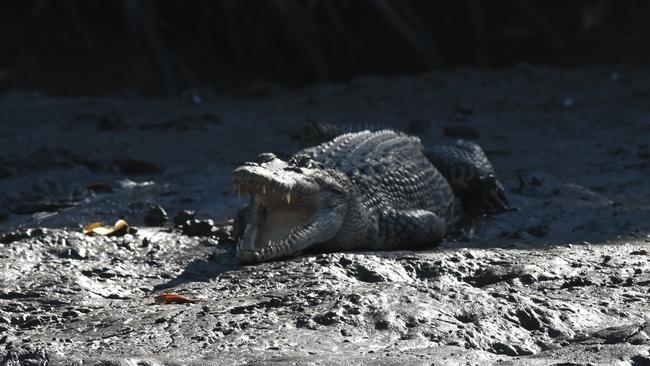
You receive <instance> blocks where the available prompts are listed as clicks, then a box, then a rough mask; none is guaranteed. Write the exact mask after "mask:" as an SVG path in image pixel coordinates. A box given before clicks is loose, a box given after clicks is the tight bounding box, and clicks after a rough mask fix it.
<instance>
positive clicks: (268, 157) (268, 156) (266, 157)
mask: <svg viewBox="0 0 650 366" xmlns="http://www.w3.org/2000/svg"><path fill="white" fill-rule="evenodd" d="M274 159H277V157H276V156H275V154H273V153H262V154H259V155H258V156H257V159H255V162H256V163H258V164H263V163H268V162H269V161H272V160H274Z"/></svg>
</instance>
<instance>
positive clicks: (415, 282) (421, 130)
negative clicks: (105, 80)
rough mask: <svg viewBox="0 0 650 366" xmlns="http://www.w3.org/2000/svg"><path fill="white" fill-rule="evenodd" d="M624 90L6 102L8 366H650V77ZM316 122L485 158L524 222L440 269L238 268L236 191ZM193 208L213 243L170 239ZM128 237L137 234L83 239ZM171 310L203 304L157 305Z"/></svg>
mask: <svg viewBox="0 0 650 366" xmlns="http://www.w3.org/2000/svg"><path fill="white" fill-rule="evenodd" d="M611 72H612V70H604V69H596V70H589V71H559V70H547V69H537V68H529V67H521V68H517V69H512V70H507V71H499V72H477V71H471V70H461V71H457V72H454V73H448V74H438V73H435V74H427V75H423V76H420V77H413V78H392V79H387V78H363V79H357V80H355V81H352V82H350V83H347V84H340V85H322V86H317V87H313V88H310V89H306V90H299V91H290V92H285V91H282V90H276V91H274V92H273V93H271V95H264V96H258V95H250V94H246V93H244V92H240V93H238V94H237V96H236V97H235V96H217V95H211V94H209V93H207V92H204V93H203V96H204V102H203V103H201V104H199V105H197V104H194V103H192V96H191V94H190V95H189V96H188V95H184V96H182V97H179V98H177V99H174V100H150V99H140V98H130V99H119V98H104V99H85V98H52V97H46V96H41V95H38V94H18V93H16V94H7V95H5V96H2V97H0V123H1V125H2V129H1V130H0V132H1V133H0V141H1V142H2V144H0V162H1V164H0V233H1V234H0V271H1V272H0V273H1V275H0V360H1V361H0V363H8V364H15V365H18V364H34V365H36V364H46V363H47V362H49V363H50V364H91V365H93V364H96V365H122V364H124V365H128V364H138V362H140V363H139V364H143V365H156V364H170V365H175V364H179V365H180V364H247V363H248V364H257V365H261V364H296V363H297V364H316V365H317V364H395V363H398V364H400V363H401V364H427V365H429V364H440V365H446V364H470V365H474V364H491V363H499V364H504V365H548V364H558V365H588V364H594V365H613V364H620V365H648V364H650V315H649V314H650V302H649V301H648V300H649V299H650V254H649V252H650V236H649V235H650V184H648V182H650V146H649V145H648V138H647V136H648V135H649V134H650V109H649V108H648V105H649V104H648V102H649V101H650V91H649V90H648V88H647V85H648V83H647V82H648V81H650V78H649V76H650V73H648V72H646V71H644V70H636V71H628V72H620V71H619V73H620V75H621V76H620V79H617V80H616V81H614V80H612V79H611V78H610V77H609V75H610V73H611ZM274 90H275V89H274ZM305 119H316V120H322V121H324V122H330V123H342V124H343V123H360V122H361V123H365V122H368V123H375V124H383V125H387V126H392V127H396V128H400V129H403V130H408V131H411V132H412V133H414V134H417V135H418V136H421V138H422V140H423V143H424V144H434V143H436V144H449V143H453V141H454V139H455V138H458V137H465V138H469V139H472V140H475V141H476V142H477V143H479V144H480V145H482V146H483V147H484V149H485V150H486V151H487V152H488V155H489V156H490V158H491V159H492V161H493V164H494V165H495V168H496V169H497V172H498V174H499V177H500V178H501V180H502V181H503V183H504V185H505V187H506V190H507V191H508V194H509V196H510V200H511V203H512V205H513V206H514V207H517V208H518V210H517V211H513V212H508V213H506V214H503V215H500V216H496V217H489V218H485V219H483V220H477V221H473V222H467V223H466V225H465V226H464V228H465V230H464V232H463V233H461V234H458V235H456V236H454V237H452V238H450V239H449V240H447V241H445V242H444V243H443V244H441V245H439V246H437V247H435V248H432V249H431V250H425V251H398V252H356V253H326V254H322V253H308V254H306V255H303V256H300V257H297V258H293V259H289V260H284V261H278V262H271V263H264V264H260V265H255V266H245V267H242V266H239V265H238V264H236V263H235V261H234V258H233V255H234V253H233V251H234V245H233V244H232V243H231V242H230V241H229V240H228V238H227V232H228V230H229V226H228V219H229V217H231V215H232V214H233V213H234V211H235V210H236V208H237V207H238V206H239V205H241V204H242V203H243V202H245V199H244V198H241V199H237V198H236V197H233V195H232V193H231V192H232V191H231V187H230V184H229V172H230V171H231V170H232V169H233V168H234V167H235V166H236V165H238V163H240V162H241V161H244V160H246V159H250V158H251V157H253V156H255V155H256V154H257V153H259V152H265V151H274V152H277V153H280V154H290V153H292V152H294V151H296V150H297V149H298V147H297V143H296V141H293V140H292V139H291V137H290V136H291V134H292V133H294V132H295V131H296V130H297V129H299V128H300V124H301V123H302V122H303V121H304V120H305ZM155 205H160V206H161V207H163V208H164V210H166V212H167V214H168V216H169V218H165V217H164V216H165V215H163V214H162V213H161V212H160V211H159V210H157V209H156V208H155ZM152 207H153V208H152ZM182 210H194V211H196V215H197V218H198V219H199V220H200V223H197V224H196V225H195V226H193V227H192V228H191V229H188V228H185V229H180V228H173V226H174V225H173V223H172V222H171V221H172V219H171V218H173V217H174V216H176V215H177V214H178V213H179V212H181V211H182ZM118 218H125V219H126V220H127V221H128V222H129V223H130V224H132V225H134V226H135V227H137V228H138V231H137V232H136V233H135V234H133V235H126V236H122V237H88V236H85V235H84V234H83V233H82V232H81V231H82V230H81V229H82V227H83V226H85V225H86V224H89V223H91V222H95V221H103V222H105V223H106V224H109V225H112V224H113V223H114V222H115V221H116V220H117V219H118ZM207 219H212V220H213V222H214V228H213V231H210V228H211V227H212V225H211V224H209V223H208V222H207V221H205V220H207ZM145 222H146V223H147V224H149V225H146V224H145ZM156 223H159V224H161V226H159V227H153V226H150V225H153V224H156ZM206 227H207V231H206V229H205V228H206ZM188 234H192V235H198V234H202V235H205V236H189V235H188ZM164 292H172V293H178V294H181V295H184V296H187V297H190V298H193V299H198V300H200V301H198V302H197V303H194V304H168V305H160V304H155V303H154V296H155V295H157V294H160V293H164Z"/></svg>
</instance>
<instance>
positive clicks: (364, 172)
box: [232, 130, 508, 263]
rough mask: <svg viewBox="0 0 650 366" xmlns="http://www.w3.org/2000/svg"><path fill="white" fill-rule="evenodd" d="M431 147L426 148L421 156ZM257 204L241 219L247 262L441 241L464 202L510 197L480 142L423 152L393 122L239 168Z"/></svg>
mask: <svg viewBox="0 0 650 366" xmlns="http://www.w3.org/2000/svg"><path fill="white" fill-rule="evenodd" d="M425 154H426V156H425ZM232 180H233V183H234V185H235V189H236V190H237V191H238V193H242V192H243V193H248V194H250V195H251V197H252V199H251V203H250V204H248V205H247V206H245V207H243V208H242V209H241V210H240V211H239V213H238V214H237V216H236V218H235V222H234V225H233V235H234V237H235V239H236V241H237V243H238V244H237V258H238V259H239V260H240V262H242V263H254V262H263V261H268V260H272V259H276V258H282V257H288V256H292V255H296V254H297V253H299V252H301V251H304V250H306V249H308V248H311V247H314V246H318V248H319V250H337V251H339V250H340V251H345V250H390V249H408V248H417V247H422V246H427V245H432V244H434V243H437V242H440V241H441V240H442V239H443V237H444V236H445V233H446V232H447V229H448V227H449V226H450V225H451V224H452V223H453V222H454V221H455V220H456V219H457V218H458V217H459V216H460V214H461V213H462V211H463V210H464V211H466V212H473V213H481V212H485V213H494V212H500V211H503V210H505V209H507V207H508V206H507V200H506V197H505V193H504V191H503V188H502V187H501V184H500V183H499V182H498V181H497V180H496V178H495V176H494V169H493V168H492V165H491V164H490V162H489V161H488V160H487V157H486V156H485V154H484V153H483V151H482V150H481V148H480V147H478V145H476V144H473V143H470V142H465V141H459V142H458V143H457V145H456V146H440V147H435V148H433V149H429V150H427V151H425V150H424V149H423V147H422V145H421V143H420V140H419V139H418V138H416V137H412V136H408V135H405V134H403V133H399V132H395V131H392V130H380V131H369V130H365V131H361V132H356V133H346V134H343V135H340V136H337V137H335V138H333V139H332V140H331V141H329V142H325V143H322V144H319V145H317V146H315V147H311V148H307V149H305V150H302V151H300V152H299V153H297V154H295V155H294V156H292V157H291V158H290V159H288V160H287V161H284V160H282V159H279V158H278V157H276V156H275V155H274V154H272V153H264V154H261V155H259V156H258V158H257V160H256V161H255V162H248V163H245V164H244V165H242V166H240V167H238V168H237V169H235V170H234V171H233V176H232Z"/></svg>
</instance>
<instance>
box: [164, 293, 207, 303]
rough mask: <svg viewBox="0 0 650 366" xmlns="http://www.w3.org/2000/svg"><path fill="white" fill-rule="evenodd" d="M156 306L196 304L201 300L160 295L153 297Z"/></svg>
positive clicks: (174, 295)
mask: <svg viewBox="0 0 650 366" xmlns="http://www.w3.org/2000/svg"><path fill="white" fill-rule="evenodd" d="M154 301H155V302H156V304H196V303H197V302H199V301H201V300H196V299H190V298H187V297H185V296H182V295H178V294H160V295H156V296H155V297H154Z"/></svg>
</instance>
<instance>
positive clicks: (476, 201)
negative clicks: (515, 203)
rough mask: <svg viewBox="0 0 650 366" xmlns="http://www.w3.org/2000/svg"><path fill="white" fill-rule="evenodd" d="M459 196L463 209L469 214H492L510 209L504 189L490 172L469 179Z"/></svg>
mask: <svg viewBox="0 0 650 366" xmlns="http://www.w3.org/2000/svg"><path fill="white" fill-rule="evenodd" d="M460 196H461V197H460V198H461V202H462V205H463V209H464V210H465V211H466V212H467V213H469V214H471V215H482V214H488V215H492V214H498V213H501V212H506V211H509V210H510V205H509V204H508V197H507V195H506V191H505V189H504V188H503V185H501V182H499V181H498V180H497V179H496V178H495V177H494V175H492V174H490V175H488V176H487V177H482V178H480V179H475V180H472V181H470V182H469V184H468V188H467V190H466V191H465V192H463V194H461V195H460Z"/></svg>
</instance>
